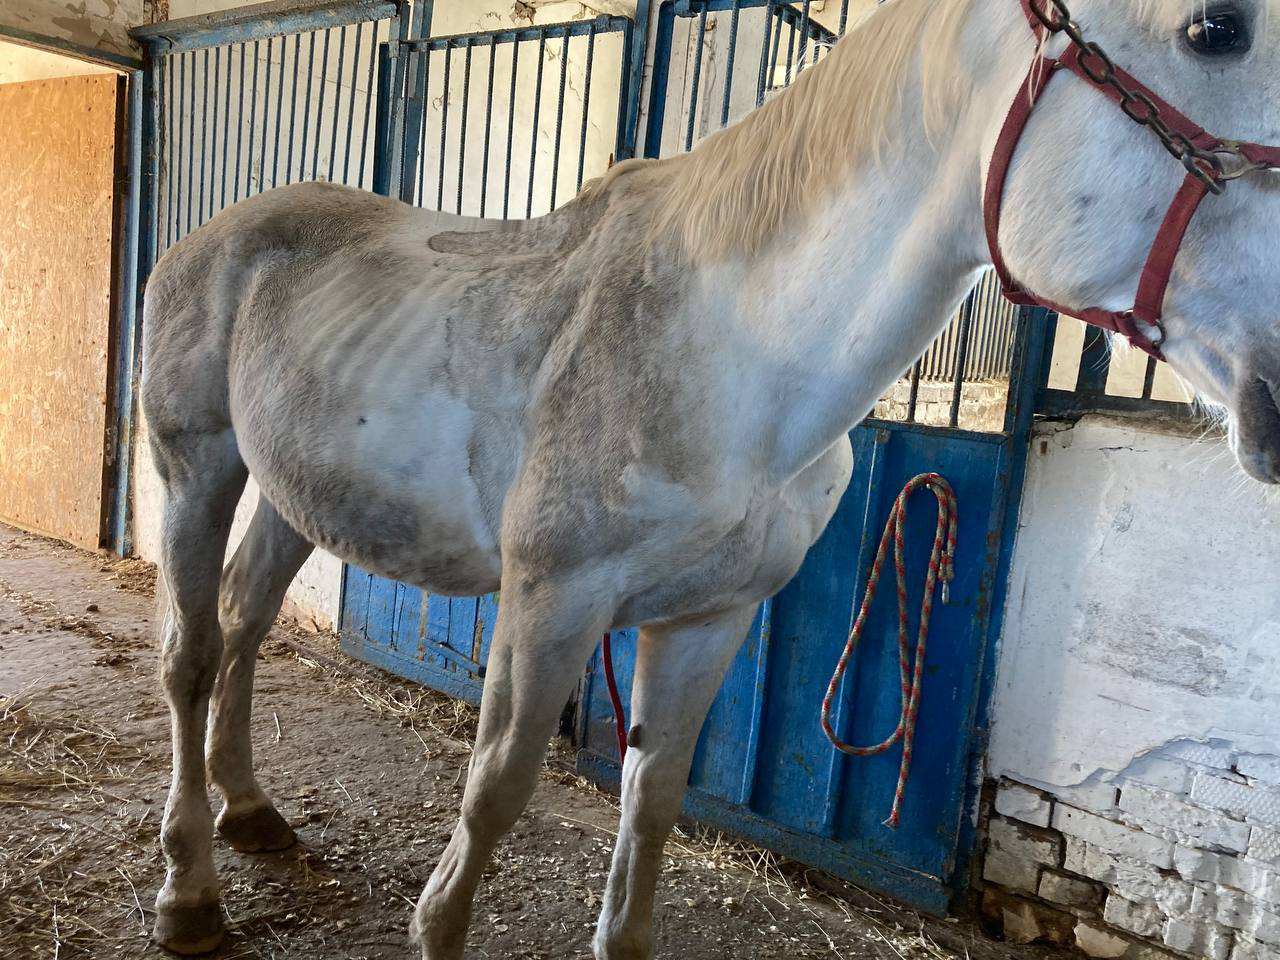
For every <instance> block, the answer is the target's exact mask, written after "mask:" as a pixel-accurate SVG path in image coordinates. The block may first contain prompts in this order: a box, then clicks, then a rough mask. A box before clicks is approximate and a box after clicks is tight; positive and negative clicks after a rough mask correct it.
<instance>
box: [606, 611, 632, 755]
mask: <svg viewBox="0 0 1280 960" xmlns="http://www.w3.org/2000/svg"><path fill="white" fill-rule="evenodd" d="M609 641H610V637H609V634H607V633H606V634H605V635H604V640H603V641H602V642H601V644H600V655H601V656H602V657H603V658H604V683H605V686H606V687H608V688H609V702H610V703H612V704H613V729H614V733H615V734H616V735H617V737H618V765H619V766H621V765H622V763H623V762H624V761H625V760H626V759H627V720H626V714H625V713H624V712H623V710H622V697H620V696H618V681H617V679H616V678H615V677H614V675H613V648H612V645H611V644H610V642H609Z"/></svg>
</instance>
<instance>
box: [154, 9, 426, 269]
mask: <svg viewBox="0 0 1280 960" xmlns="http://www.w3.org/2000/svg"><path fill="white" fill-rule="evenodd" d="M399 10H400V8H399V6H398V5H396V4H393V3H381V4H378V3H373V4H367V5H362V6H356V7H353V8H349V9H346V10H344V11H340V12H339V13H338V14H336V15H334V16H331V17H328V18H326V19H327V22H325V25H323V26H316V27H312V28H310V29H306V28H304V29H299V30H296V31H293V32H287V33H280V32H272V30H271V28H272V27H273V26H274V24H273V23H272V22H271V21H269V20H268V21H257V22H255V23H253V24H250V25H249V27H248V29H245V30H243V31H236V30H228V31H227V32H228V33H230V34H231V37H230V38H229V39H227V40H225V42H224V41H222V37H221V36H219V35H214V36H200V35H197V36H193V37H187V38H183V39H181V40H180V41H178V42H170V43H167V44H159V43H156V42H154V41H153V42H152V61H151V63H152V67H151V69H152V71H153V84H154V89H155V91H156V93H157V97H156V100H157V110H158V118H157V119H158V129H159V131H160V137H159V142H158V145H157V149H156V157H155V164H156V174H157V188H156V196H155V206H154V209H153V228H154V231H155V233H154V236H155V251H156V256H157V257H158V256H159V255H160V254H162V253H163V252H164V251H165V250H166V249H167V248H168V247H170V246H171V245H172V244H174V243H176V242H177V241H178V240H180V239H181V238H182V237H184V236H185V235H186V234H188V233H190V232H191V231H192V230H193V229H195V228H196V227H198V226H200V225H201V224H202V223H204V222H205V221H206V220H208V219H209V218H210V217H212V216H213V215H214V214H216V213H217V212H218V211H220V210H222V209H223V208H225V207H227V206H229V205H230V204H233V203H235V202H236V201H238V200H241V199H243V198H245V197H248V196H252V195H253V194H255V193H260V192H261V191H263V190H266V189H270V188H271V187H276V186H282V185H284V184H288V183H294V182H297V181H300V180H330V181H333V182H337V183H346V184H350V185H352V186H360V187H365V188H371V187H372V186H373V158H374V149H373V141H372V136H371V135H372V133H373V119H374V114H375V112H376V109H377V105H376V102H375V98H374V91H375V89H376V86H377V84H376V65H377V60H378V48H379V44H382V43H385V42H386V41H387V40H388V39H389V38H390V37H391V36H392V35H393V33H394V32H395V31H396V30H397V29H398V28H399V27H400V25H401V24H400V21H399V20H398V19H396V17H397V14H398V13H399ZM363 17H372V19H362V18H363ZM346 21H350V22H346ZM277 31H278V28H277ZM166 47H167V48H166Z"/></svg>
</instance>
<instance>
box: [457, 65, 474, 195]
mask: <svg viewBox="0 0 1280 960" xmlns="http://www.w3.org/2000/svg"><path fill="white" fill-rule="evenodd" d="M472 49H473V48H472V46H471V44H469V43H468V44H467V58H466V61H465V65H464V67H463V71H462V129H461V130H459V132H458V206H457V212H458V213H459V214H460V213H462V188H463V186H464V185H465V184H466V182H467V113H468V108H469V107H470V105H471V51H472Z"/></svg>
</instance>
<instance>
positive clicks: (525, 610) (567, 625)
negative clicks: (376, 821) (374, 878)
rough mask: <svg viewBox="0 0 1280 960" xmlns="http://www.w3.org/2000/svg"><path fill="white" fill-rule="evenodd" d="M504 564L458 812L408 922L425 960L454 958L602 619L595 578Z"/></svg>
mask: <svg viewBox="0 0 1280 960" xmlns="http://www.w3.org/2000/svg"><path fill="white" fill-rule="evenodd" d="M512 566H513V565H512V564H507V566H506V567H505V568H504V570H503V578H502V581H503V586H502V603H501V606H500V608H499V613H498V622H497V625H496V627H495V630H494V636H493V644H492V646H491V648H490V651H489V662H488V666H487V670H486V673H485V680H484V699H483V702H482V704H481V708H480V726H479V730H478V731H477V733H476V744H475V749H474V750H473V751H472V754H471V767H470V771H469V772H468V775H467V787H466V792H465V794H464V795H463V799H462V814H461V817H460V818H459V820H458V824H457V826H456V827H455V828H454V831H453V836H452V838H451V839H450V841H449V845H448V846H447V847H446V848H445V851H444V855H443V856H442V857H441V858H440V863H439V864H438V865H437V866H436V869H435V871H434V872H433V873H432V875H431V879H430V880H429V881H428V882H427V886H426V888H425V889H424V890H423V891H422V896H421V897H420V898H419V900H418V908H417V911H416V913H415V915H414V922H413V937H414V939H415V940H416V941H417V942H418V944H419V945H420V946H421V948H422V956H423V958H424V960H461V957H462V955H463V946H464V943H465V940H466V934H467V926H468V923H469V921H470V917H471V901H472V898H473V897H474V896H475V891H476V886H477V885H478V883H479V881H480V875H481V873H482V872H483V871H484V868H485V865H486V864H487V863H488V862H489V857H490V855H491V854H492V852H493V849H494V847H495V846H497V844H498V841H499V840H501V839H502V837H503V836H504V835H505V834H506V833H507V831H508V830H510V829H511V827H512V825H513V824H514V823H515V822H516V819H517V818H518V817H519V816H520V814H521V812H522V811H523V810H524V808H525V805H526V804H527V803H528V802H529V798H530V797H531V796H532V795H533V790H534V786H535V785H536V783H537V779H538V770H539V768H540V767H541V765H542V758H543V756H544V754H545V753H546V749H547V743H548V741H549V740H550V738H551V735H552V733H553V732H554V730H555V726H556V723H557V721H558V720H559V717H560V713H561V711H562V710H563V708H564V705H565V703H566V702H567V701H568V699H569V696H570V694H571V693H572V692H573V688H574V684H576V683H577V682H578V679H579V678H580V677H581V676H582V671H583V669H584V667H585V665H586V662H587V658H588V657H590V656H591V651H592V650H593V649H594V648H595V645H596V643H597V642H599V639H600V635H601V633H602V632H603V631H604V630H605V629H606V627H607V626H608V622H609V617H610V614H611V610H609V609H605V608H604V607H602V606H598V605H596V601H595V600H594V599H593V598H599V597H600V596H602V595H603V594H602V591H601V590H600V588H599V583H603V582H605V581H604V578H603V577H597V576H590V577H588V578H582V577H576V578H569V577H564V578H561V577H558V576H549V577H547V576H537V577H535V576H530V575H528V574H526V573H525V572H523V571H521V570H518V569H514V570H513V569H511V567H512ZM599 572H600V571H598V570H597V571H596V573H597V574H598V573H599ZM584 580H588V581H599V583H593V582H584ZM530 584H532V585H530Z"/></svg>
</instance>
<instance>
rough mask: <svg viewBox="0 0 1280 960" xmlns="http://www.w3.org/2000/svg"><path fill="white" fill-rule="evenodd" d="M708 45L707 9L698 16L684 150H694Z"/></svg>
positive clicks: (704, 6) (703, 8) (704, 8)
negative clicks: (703, 61) (703, 64)
mask: <svg viewBox="0 0 1280 960" xmlns="http://www.w3.org/2000/svg"><path fill="white" fill-rule="evenodd" d="M706 44H707V8H706V5H705V4H704V5H703V7H702V12H701V13H700V14H699V15H698V41H697V48H696V49H695V50H694V52H693V78H692V79H691V80H690V81H689V122H688V125H687V126H686V128H685V134H684V148H685V150H692V149H693V133H694V130H695V129H696V124H697V120H698V87H699V86H700V85H701V82H702V51H703V49H704V48H705V47H706Z"/></svg>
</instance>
